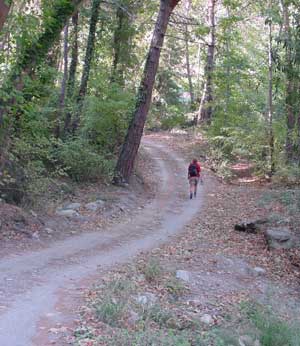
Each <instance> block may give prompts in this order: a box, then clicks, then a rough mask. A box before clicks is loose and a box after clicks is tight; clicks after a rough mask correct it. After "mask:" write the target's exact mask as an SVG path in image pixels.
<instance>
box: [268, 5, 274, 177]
mask: <svg viewBox="0 0 300 346" xmlns="http://www.w3.org/2000/svg"><path fill="white" fill-rule="evenodd" d="M268 11H269V18H268V20H267V24H268V29H269V30H268V31H269V32H268V33H269V42H268V43H269V44H268V81H269V86H268V139H269V152H270V153H269V154H270V155H269V156H270V174H271V175H273V173H274V172H275V161H274V132H273V57H272V53H273V46H272V43H273V42H272V41H273V37H272V17H271V11H272V0H269V1H268Z"/></svg>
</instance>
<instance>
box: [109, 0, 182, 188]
mask: <svg viewBox="0 0 300 346" xmlns="http://www.w3.org/2000/svg"><path fill="white" fill-rule="evenodd" d="M179 1H180V0H161V1H160V8H159V13H158V18H157V21H156V24H155V28H154V32H153V36H152V40H151V44H150V49H149V52H148V56H147V60H146V64H145V68H144V73H143V78H142V80H141V84H140V87H139V91H138V94H137V100H136V107H135V111H134V113H133V118H132V121H131V123H130V125H129V128H128V132H127V135H126V138H125V142H124V144H123V146H122V150H121V153H120V156H119V159H118V162H117V166H116V172H115V178H114V182H115V183H122V182H128V181H129V178H130V176H131V175H132V172H133V168H134V162H135V159H136V155H137V152H138V148H139V146H140V142H141V138H142V135H143V130H144V125H145V121H146V118H147V114H148V111H149V107H150V103H151V98H152V91H153V85H154V81H155V75H156V72H157V68H158V64H159V57H160V52H161V48H162V46H163V42H164V37H165V33H166V30H167V26H168V23H169V18H170V15H171V13H172V11H173V9H174V8H175V6H176V5H177V4H178V2H179Z"/></svg>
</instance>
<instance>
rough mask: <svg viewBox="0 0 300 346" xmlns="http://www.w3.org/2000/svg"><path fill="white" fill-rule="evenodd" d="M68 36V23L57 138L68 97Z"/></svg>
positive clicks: (55, 133) (56, 131) (65, 36)
mask: <svg viewBox="0 0 300 346" xmlns="http://www.w3.org/2000/svg"><path fill="white" fill-rule="evenodd" d="M68 38H69V26H68V24H67V25H66V26H65V28H64V41H63V61H64V69H63V78H62V81H61V88H60V95H59V104H58V111H57V117H56V126H55V131H54V135H55V136H56V138H58V137H59V135H60V123H61V120H62V116H63V113H64V108H65V99H66V85H67V80H68V51H69V47H68Z"/></svg>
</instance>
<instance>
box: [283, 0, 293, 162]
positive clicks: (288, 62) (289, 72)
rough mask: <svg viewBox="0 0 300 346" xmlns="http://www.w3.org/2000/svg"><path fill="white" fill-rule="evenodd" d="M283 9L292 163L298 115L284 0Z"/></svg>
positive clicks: (288, 154) (288, 151) (287, 148)
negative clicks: (295, 108)
mask: <svg viewBox="0 0 300 346" xmlns="http://www.w3.org/2000/svg"><path fill="white" fill-rule="evenodd" d="M282 9H283V26H284V35H285V38H284V40H285V49H286V56H285V59H286V68H285V71H286V72H285V74H286V98H285V106H286V125H287V133H286V143H285V152H286V159H287V163H292V162H293V159H294V141H293V134H294V131H295V126H296V115H295V111H294V100H295V96H296V95H295V80H294V79H295V78H294V71H293V61H292V51H291V49H292V48H291V28H290V14H289V7H288V4H287V3H286V1H282Z"/></svg>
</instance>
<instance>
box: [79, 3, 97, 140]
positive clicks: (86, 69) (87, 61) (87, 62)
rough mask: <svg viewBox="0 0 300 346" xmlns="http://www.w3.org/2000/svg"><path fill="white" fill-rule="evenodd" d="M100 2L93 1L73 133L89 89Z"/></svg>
mask: <svg viewBox="0 0 300 346" xmlns="http://www.w3.org/2000/svg"><path fill="white" fill-rule="evenodd" d="M100 3H101V0H93V3H92V13H91V19H90V28H89V36H88V42H87V46H86V51H85V58H84V65H83V71H82V76H81V82H80V87H79V93H78V96H77V107H78V109H77V112H76V115H75V118H74V121H73V124H72V130H73V133H74V132H75V131H76V130H77V128H78V127H79V123H80V114H81V112H82V108H83V102H84V98H85V95H86V91H87V84H88V80H89V75H90V69H91V62H92V59H93V55H94V50H95V39H96V28H97V23H98V18H99V9H100Z"/></svg>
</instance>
